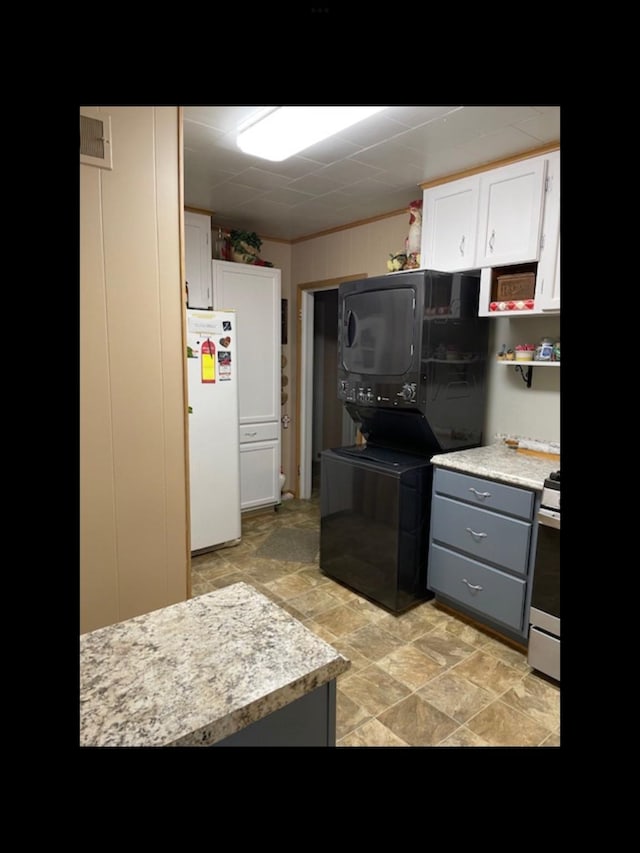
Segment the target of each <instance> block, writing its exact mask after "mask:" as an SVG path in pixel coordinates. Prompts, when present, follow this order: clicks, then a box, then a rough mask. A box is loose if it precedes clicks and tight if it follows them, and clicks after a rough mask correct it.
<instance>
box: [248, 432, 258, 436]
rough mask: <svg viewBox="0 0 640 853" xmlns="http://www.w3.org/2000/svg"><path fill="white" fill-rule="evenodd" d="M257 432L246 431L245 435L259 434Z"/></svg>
mask: <svg viewBox="0 0 640 853" xmlns="http://www.w3.org/2000/svg"><path fill="white" fill-rule="evenodd" d="M257 434H258V433H257V432H245V435H257Z"/></svg>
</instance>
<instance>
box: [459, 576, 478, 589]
mask: <svg viewBox="0 0 640 853" xmlns="http://www.w3.org/2000/svg"><path fill="white" fill-rule="evenodd" d="M461 583H466V585H467V586H468V587H469V589H476V590H482V587H481V586H480V584H479V583H469V581H468V580H467V579H466V578H462V581H461Z"/></svg>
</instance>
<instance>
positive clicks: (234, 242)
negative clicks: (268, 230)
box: [229, 229, 273, 267]
mask: <svg viewBox="0 0 640 853" xmlns="http://www.w3.org/2000/svg"><path fill="white" fill-rule="evenodd" d="M229 246H230V249H231V260H232V261H237V262H238V263H241V264H256V265H258V266H263V267H272V266H273V264H272V263H270V262H269V261H263V260H262V259H261V258H260V257H259V256H258V252H259V251H260V248H261V247H262V240H261V239H260V237H258V235H257V234H256V232H255V231H237V230H235V229H234V230H233V231H231V233H230V234H229Z"/></svg>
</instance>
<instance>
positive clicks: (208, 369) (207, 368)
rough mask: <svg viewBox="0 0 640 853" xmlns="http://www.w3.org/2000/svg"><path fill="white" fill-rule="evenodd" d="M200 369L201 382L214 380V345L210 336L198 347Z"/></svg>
mask: <svg viewBox="0 0 640 853" xmlns="http://www.w3.org/2000/svg"><path fill="white" fill-rule="evenodd" d="M200 370H201V381H202V383H203V384H205V383H212V382H215V381H216V346H215V344H214V343H213V341H212V340H211V339H210V338H207V340H206V341H203V342H202V346H201V347H200Z"/></svg>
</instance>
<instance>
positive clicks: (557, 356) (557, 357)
mask: <svg viewBox="0 0 640 853" xmlns="http://www.w3.org/2000/svg"><path fill="white" fill-rule="evenodd" d="M552 361H560V341H556V342H555V344H554V345H553V357H552Z"/></svg>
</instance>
